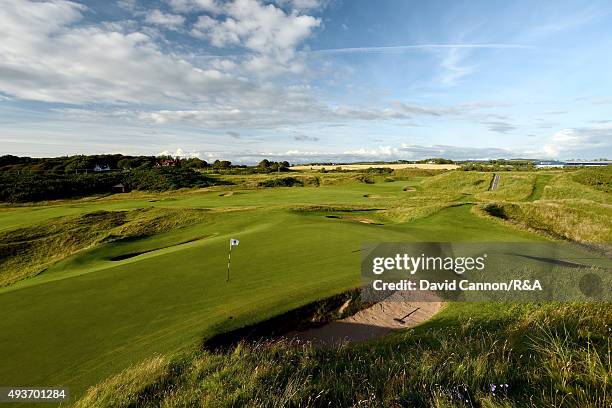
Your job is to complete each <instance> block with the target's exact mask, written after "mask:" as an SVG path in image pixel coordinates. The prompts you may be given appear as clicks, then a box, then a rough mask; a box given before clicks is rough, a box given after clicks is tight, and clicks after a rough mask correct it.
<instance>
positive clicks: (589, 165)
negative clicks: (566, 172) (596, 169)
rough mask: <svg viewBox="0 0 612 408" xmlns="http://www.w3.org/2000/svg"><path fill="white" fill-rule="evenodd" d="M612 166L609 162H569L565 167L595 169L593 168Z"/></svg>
mask: <svg viewBox="0 0 612 408" xmlns="http://www.w3.org/2000/svg"><path fill="white" fill-rule="evenodd" d="M610 165H612V161H609V160H598V161H579V160H576V161H567V162H565V167H579V166H585V167H593V166H610Z"/></svg>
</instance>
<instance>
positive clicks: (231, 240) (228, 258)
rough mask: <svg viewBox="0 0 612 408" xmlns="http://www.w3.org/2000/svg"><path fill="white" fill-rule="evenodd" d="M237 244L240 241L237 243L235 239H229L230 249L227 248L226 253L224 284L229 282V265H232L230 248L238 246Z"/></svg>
mask: <svg viewBox="0 0 612 408" xmlns="http://www.w3.org/2000/svg"><path fill="white" fill-rule="evenodd" d="M239 243H240V241H238V240H237V239H236V238H230V247H229V251H228V252H227V277H226V278H225V282H229V279H230V264H231V263H232V248H233V247H235V246H238V244H239Z"/></svg>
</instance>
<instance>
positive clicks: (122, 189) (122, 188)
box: [111, 183, 130, 193]
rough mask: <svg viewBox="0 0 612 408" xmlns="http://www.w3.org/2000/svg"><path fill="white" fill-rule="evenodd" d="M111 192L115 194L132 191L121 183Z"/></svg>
mask: <svg viewBox="0 0 612 408" xmlns="http://www.w3.org/2000/svg"><path fill="white" fill-rule="evenodd" d="M111 191H112V192H113V193H129V192H130V189H129V188H128V187H127V186H126V185H125V184H123V183H119V184H115V185H114V186H113V187H112V188H111Z"/></svg>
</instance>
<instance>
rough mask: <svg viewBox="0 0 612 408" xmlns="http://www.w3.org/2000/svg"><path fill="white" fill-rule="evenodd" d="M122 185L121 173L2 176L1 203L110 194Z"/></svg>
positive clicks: (0, 179)
mask: <svg viewBox="0 0 612 408" xmlns="http://www.w3.org/2000/svg"><path fill="white" fill-rule="evenodd" d="M121 181H122V176H121V175H120V174H118V173H91V174H66V175H54V174H21V175H18V174H15V173H0V201H8V202H26V201H40V200H56V199H61V198H71V197H82V196H86V195H90V194H102V193H109V192H110V191H111V187H112V186H113V185H115V184H117V183H120V182H121Z"/></svg>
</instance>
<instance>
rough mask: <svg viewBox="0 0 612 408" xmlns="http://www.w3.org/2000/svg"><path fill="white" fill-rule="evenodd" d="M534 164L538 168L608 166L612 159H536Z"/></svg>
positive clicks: (611, 163)
mask: <svg viewBox="0 0 612 408" xmlns="http://www.w3.org/2000/svg"><path fill="white" fill-rule="evenodd" d="M533 164H534V166H535V167H536V168H538V169H541V168H554V167H558V168H561V167H582V166H584V167H593V166H610V165H612V161H609V160H597V161H595V160H593V161H589V160H572V161H558V160H537V161H534V162H533Z"/></svg>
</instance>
